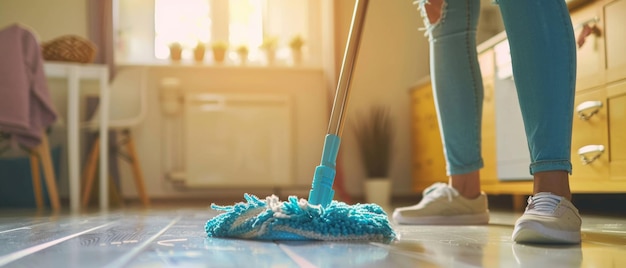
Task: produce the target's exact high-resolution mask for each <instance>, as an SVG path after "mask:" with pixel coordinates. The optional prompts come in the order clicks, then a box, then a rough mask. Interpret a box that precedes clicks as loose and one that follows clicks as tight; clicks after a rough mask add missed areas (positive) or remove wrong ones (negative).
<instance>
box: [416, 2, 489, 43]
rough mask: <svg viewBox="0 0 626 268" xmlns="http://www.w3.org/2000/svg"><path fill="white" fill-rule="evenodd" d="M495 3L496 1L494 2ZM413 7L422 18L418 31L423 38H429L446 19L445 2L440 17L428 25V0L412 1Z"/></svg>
mask: <svg viewBox="0 0 626 268" xmlns="http://www.w3.org/2000/svg"><path fill="white" fill-rule="evenodd" d="M494 1H497V0H494ZM413 4H414V5H417V9H418V10H419V11H420V15H421V16H422V20H423V21H424V26H425V27H424V28H419V30H420V31H424V36H431V33H432V32H433V29H435V27H437V26H438V25H439V24H441V23H442V22H443V21H444V19H445V18H446V13H447V12H446V8H447V5H448V3H447V2H446V0H444V1H443V3H442V4H441V15H440V17H439V19H438V20H437V22H436V23H430V19H428V13H427V12H426V5H430V2H429V1H428V0H416V1H413Z"/></svg>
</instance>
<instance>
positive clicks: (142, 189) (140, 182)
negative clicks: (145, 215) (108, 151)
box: [126, 133, 150, 207]
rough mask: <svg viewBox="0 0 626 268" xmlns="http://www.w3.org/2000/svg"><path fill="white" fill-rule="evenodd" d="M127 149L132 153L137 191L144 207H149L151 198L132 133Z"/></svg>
mask: <svg viewBox="0 0 626 268" xmlns="http://www.w3.org/2000/svg"><path fill="white" fill-rule="evenodd" d="M126 149H127V150H128V154H129V155H130V158H131V160H132V166H133V175H134V177H135V186H136V187H137V192H138V193H139V197H140V198H141V203H142V204H143V205H144V207H148V206H150V199H149V198H148V194H147V193H146V186H145V183H144V178H143V172H142V170H141V166H140V165H139V158H138V156H137V150H136V149H135V141H134V140H133V137H132V135H131V134H130V133H128V142H127V143H126Z"/></svg>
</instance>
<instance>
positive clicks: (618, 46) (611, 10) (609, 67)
mask: <svg viewBox="0 0 626 268" xmlns="http://www.w3.org/2000/svg"><path fill="white" fill-rule="evenodd" d="M604 2H605V5H604V25H605V26H604V27H605V32H606V33H605V37H604V38H605V40H606V41H605V42H606V77H607V82H614V81H618V80H620V79H624V78H626V50H625V49H624V44H625V43H626V31H624V25H626V0H614V1H604Z"/></svg>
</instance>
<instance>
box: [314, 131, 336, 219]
mask: <svg viewBox="0 0 626 268" xmlns="http://www.w3.org/2000/svg"><path fill="white" fill-rule="evenodd" d="M340 143H341V139H340V138H339V136H337V135H333V134H327V135H326V138H325V139H324V150H323V151H322V161H321V164H320V165H319V166H317V167H316V168H315V174H314V175H313V183H312V188H311V191H310V192H309V204H312V205H321V206H322V207H327V206H328V205H329V204H330V202H331V201H332V200H333V196H334V195H335V191H334V190H333V182H334V181H335V173H336V171H335V166H336V162H337V154H338V153H339V144H340Z"/></svg>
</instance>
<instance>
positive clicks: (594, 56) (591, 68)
mask: <svg viewBox="0 0 626 268" xmlns="http://www.w3.org/2000/svg"><path fill="white" fill-rule="evenodd" d="M602 4H603V3H602V2H596V3H593V4H590V5H586V6H583V7H581V8H579V9H576V10H574V11H572V12H571V17H572V25H573V26H574V34H575V36H576V38H577V39H576V41H577V42H576V43H577V44H576V47H577V54H576V55H577V61H576V63H577V64H576V70H577V72H576V89H577V90H582V89H587V88H592V87H597V86H600V85H602V84H604V83H605V77H604V76H605V74H604V69H605V68H604V65H605V58H604V35H605V31H604V24H603V23H602V19H601V18H602V7H603V6H602Z"/></svg>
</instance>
